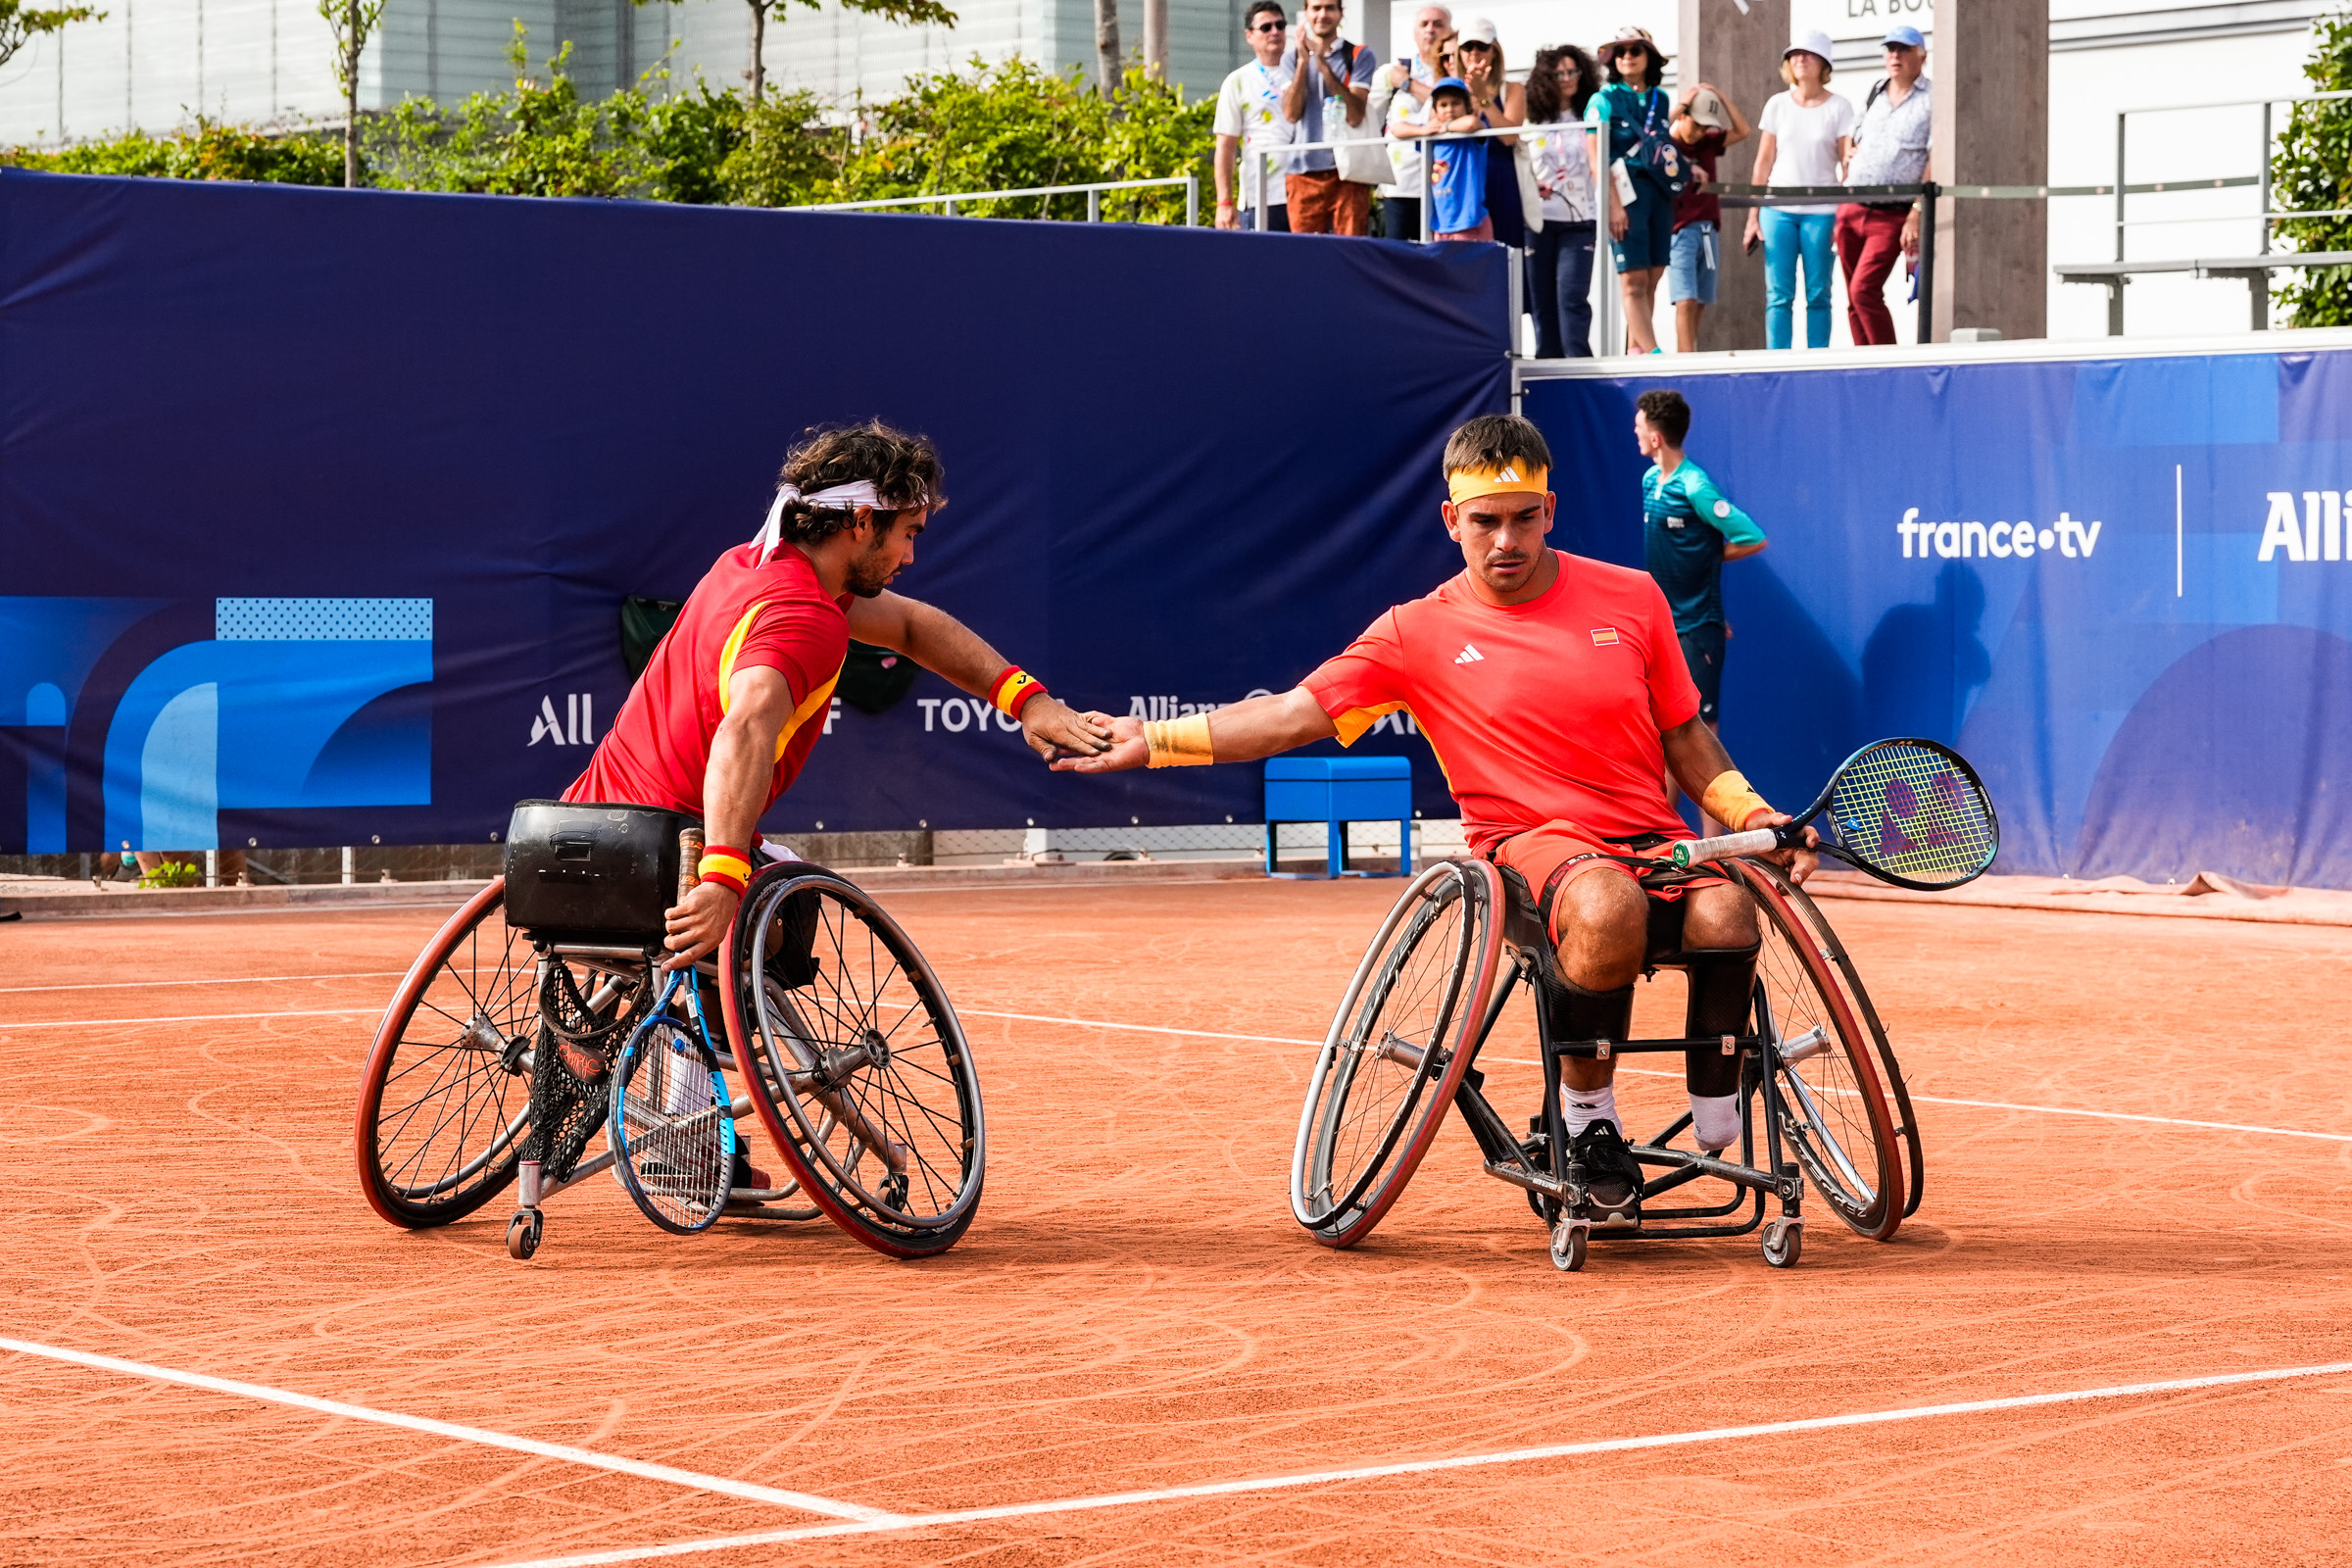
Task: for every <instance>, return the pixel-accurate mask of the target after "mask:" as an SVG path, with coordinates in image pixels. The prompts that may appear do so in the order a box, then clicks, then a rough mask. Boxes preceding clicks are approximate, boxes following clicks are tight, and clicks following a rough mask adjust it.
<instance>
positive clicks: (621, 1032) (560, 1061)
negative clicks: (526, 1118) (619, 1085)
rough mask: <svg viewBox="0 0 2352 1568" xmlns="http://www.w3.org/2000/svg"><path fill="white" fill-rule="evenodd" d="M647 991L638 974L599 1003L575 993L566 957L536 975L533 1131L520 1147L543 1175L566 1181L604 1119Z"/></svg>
mask: <svg viewBox="0 0 2352 1568" xmlns="http://www.w3.org/2000/svg"><path fill="white" fill-rule="evenodd" d="M651 994H652V992H651V988H650V986H649V985H648V983H647V981H646V980H645V978H644V977H642V976H640V977H638V978H637V979H635V980H633V981H630V982H627V988H626V989H625V990H623V991H620V992H618V993H616V994H615V995H614V996H613V997H611V998H610V999H608V1000H607V1001H606V1003H605V1005H604V1006H603V1008H602V1009H599V1008H598V1007H596V1006H594V1005H591V999H590V998H588V997H586V996H583V995H581V993H580V986H579V982H578V981H577V980H575V979H573V978H572V974H571V968H570V966H569V965H568V964H565V963H563V962H561V961H555V960H551V961H550V962H549V963H548V965H547V969H546V973H545V975H544V976H543V977H542V978H541V979H540V982H539V1039H538V1043H537V1048H536V1050H535V1051H534V1052H533V1053H532V1069H531V1133H530V1136H529V1138H527V1139H526V1140H525V1141H524V1143H523V1147H522V1157H523V1158H524V1159H535V1160H537V1161H539V1168H540V1179H541V1180H543V1181H546V1182H550V1183H555V1182H564V1181H568V1180H570V1179H571V1173H572V1170H573V1168H574V1167H575V1166H577V1165H578V1164H579V1162H580V1155H581V1153H582V1152H585V1151H586V1149H587V1148H588V1145H589V1143H590V1142H591V1141H592V1140H593V1139H594V1138H595V1137H596V1134H597V1131H598V1129H600V1128H601V1127H603V1126H604V1124H605V1112H606V1108H607V1103H608V1101H607V1097H608V1096H609V1095H610V1094H611V1093H612V1088H613V1063H614V1062H615V1061H617V1060H618V1059H619V1056H620V1048H621V1046H622V1045H623V1044H624V1043H625V1042H626V1041H627V1040H628V1038H629V1031H630V1030H631V1029H633V1028H635V1027H636V1024H637V1021H638V1019H639V1017H640V1016H642V1014H643V1013H644V1011H645V1004H646V999H647V998H648V997H649V996H650V995H651Z"/></svg>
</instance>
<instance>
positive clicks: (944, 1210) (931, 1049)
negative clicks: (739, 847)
mask: <svg viewBox="0 0 2352 1568" xmlns="http://www.w3.org/2000/svg"><path fill="white" fill-rule="evenodd" d="M719 967H720V972H721V973H722V974H725V975H727V976H729V977H730V979H731V981H732V983H731V984H730V985H728V986H727V987H726V988H725V991H724V1002H725V1007H726V1019H727V1036H728V1038H729V1039H730V1040H732V1041H734V1042H736V1051H737V1053H738V1055H737V1060H738V1062H739V1063H740V1064H741V1065H742V1067H743V1069H744V1071H743V1083H744V1087H745V1089H746V1091H747V1092H748V1093H749V1094H750V1096H751V1100H752V1103H753V1105H754V1106H755V1107H756V1108H757V1109H758V1111H759V1113H760V1123H761V1125H763V1126H765V1127H766V1129H767V1132H768V1136H769V1137H770V1138H772V1139H774V1140H775V1144H776V1148H777V1150H778V1152H781V1153H782V1154H783V1156H784V1161H785V1163H786V1164H787V1165H788V1166H789V1167H790V1168H791V1171H792V1176H793V1179H794V1180H795V1181H797V1182H798V1183H799V1184H800V1186H801V1189H802V1190H803V1191H804V1192H805V1193H807V1194H808V1196H809V1201H812V1202H814V1203H815V1204H816V1205H817V1207H819V1208H821V1209H822V1210H823V1211H824V1212H825V1214H826V1216H827V1217H828V1218H830V1219H831V1220H832V1221H833V1222H834V1223H835V1224H837V1225H839V1226H840V1227H841V1228H842V1229H843V1230H845V1231H848V1232H849V1233H850V1234H851V1235H852V1236H854V1237H856V1238H857V1239H858V1241H860V1242H863V1243H864V1244H865V1245H866V1246H868V1247H870V1248H872V1249H874V1250H876V1251H878V1252H883V1253H887V1254H889V1255H890V1256H893V1257H927V1256H930V1255H932V1254H933V1253H937V1252H944V1251H946V1250H948V1249H949V1248H951V1247H953V1246H955V1245H956V1240H957V1239H958V1238H959V1237H961V1236H962V1235H963V1233H964V1231H965V1230H966V1229H967V1228H968V1227H969V1226H970V1224H971V1222H972V1214H973V1212H974V1210H975V1209H976V1208H977V1207H978V1205H979V1201H980V1187H981V1179H982V1174H983V1170H984V1167H985V1165H986V1161H987V1131H986V1125H985V1122H984V1120H983V1118H982V1114H981V1108H980V1076H979V1069H978V1066H977V1064H976V1063H975V1062H974V1061H973V1059H972V1050H971V1046H970V1045H969V1043H967V1042H966V1041H965V1040H964V1038H963V1029H962V1027H961V1025H959V1024H958V1023H957V1022H956V1013H955V1009H954V1008H952V1007H951V1006H949V1005H948V998H947V989H946V987H944V986H943V985H941V984H940V981H939V976H938V975H937V974H936V973H934V972H933V970H932V968H931V965H930V964H929V963H928V962H927V961H925V959H924V957H923V956H922V954H921V953H920V952H918V951H917V950H916V948H915V946H914V944H913V942H911V941H910V940H908V938H907V934H906V932H905V931H903V930H901V929H900V927H899V924H898V922H897V921H895V920H893V919H892V918H891V917H890V916H889V915H888V914H887V913H885V912H884V911H883V909H882V907H881V906H880V905H878V904H876V903H875V902H874V901H873V900H872V899H871V898H869V897H868V896H867V895H866V894H865V893H864V892H863V891H861V890H860V889H858V887H857V886H856V885H855V884H853V883H850V882H847V881H845V880H843V879H842V878H840V877H837V876H834V875H832V874H831V873H829V872H822V871H811V870H810V869H809V868H808V867H805V866H797V867H796V866H794V865H791V864H789V863H787V864H784V865H777V866H770V867H766V868H764V869H762V870H761V871H760V874H759V875H758V876H757V877H755V878H754V879H753V881H752V884H751V887H750V888H749V889H748V890H747V891H746V893H745V896H744V899H743V903H742V906H741V907H739V908H738V909H737V910H736V915H735V923H734V925H733V926H732V927H731V928H730V929H729V931H728V933H727V941H726V946H725V948H724V949H723V951H722V954H721V962H720V966H719Z"/></svg>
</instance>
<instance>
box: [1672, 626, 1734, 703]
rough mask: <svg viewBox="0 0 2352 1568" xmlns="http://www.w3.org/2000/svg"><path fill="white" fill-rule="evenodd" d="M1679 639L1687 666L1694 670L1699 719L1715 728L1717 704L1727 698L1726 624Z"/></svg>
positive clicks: (1696, 629)
mask: <svg viewBox="0 0 2352 1568" xmlns="http://www.w3.org/2000/svg"><path fill="white" fill-rule="evenodd" d="M1676 636H1677V637H1678V639H1679V640H1680V641H1681V643H1682V645H1683V662H1684V663H1686V664H1688V665H1690V666H1691V684H1693V685H1695V686H1696V687H1697V688H1698V716H1699V717H1701V718H1703V719H1705V720H1706V721H1707V722H1708V723H1710V724H1713V723H1715V722H1717V719H1716V716H1715V702H1716V699H1717V698H1719V697H1721V696H1722V695H1723V638H1724V630H1723V623H1722V622H1721V621H1709V622H1708V623H1707V624H1706V625H1704V626H1693V627H1691V629H1690V630H1689V631H1686V632H1678V633H1676Z"/></svg>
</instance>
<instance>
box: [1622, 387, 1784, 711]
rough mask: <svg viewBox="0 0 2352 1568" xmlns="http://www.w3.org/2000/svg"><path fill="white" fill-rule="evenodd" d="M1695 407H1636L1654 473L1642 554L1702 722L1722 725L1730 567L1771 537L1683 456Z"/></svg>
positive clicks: (1649, 398)
mask: <svg viewBox="0 0 2352 1568" xmlns="http://www.w3.org/2000/svg"><path fill="white" fill-rule="evenodd" d="M1690 433H1691V405H1690V404H1688V403H1685V402H1684V401H1683V395H1682V394H1681V393H1680V392H1674V391H1668V390H1665V389H1663V388H1661V389H1659V390H1656V391H1650V392H1644V393H1642V396H1641V397H1640V398H1639V399H1637V400H1636V401H1635V404H1634V439H1635V441H1637V442H1638V443H1640V444H1641V447H1642V456H1643V457H1645V458H1647V459H1649V460H1650V469H1649V471H1648V472H1647V473H1645V474H1643V475H1642V558H1643V564H1646V565H1647V566H1648V567H1649V574H1650V576H1652V577H1654V578H1656V579H1657V584H1658V587H1659V588H1661V589H1662V590H1664V592H1665V594H1666V603H1667V606H1668V607H1669V608H1670V609H1672V610H1673V612H1674V631H1675V635H1676V636H1677V637H1678V638H1680V639H1681V640H1682V645H1683V661H1684V662H1686V663H1688V664H1689V665H1690V666H1691V680H1692V681H1694V682H1695V683H1696V684H1697V686H1698V716H1699V717H1700V718H1703V719H1705V720H1706V721H1707V724H1708V725H1709V727H1713V726H1714V725H1715V724H1716V723H1717V718H1716V713H1715V704H1716V699H1717V698H1718V697H1719V696H1720V695H1721V693H1722V691H1723V640H1724V635H1725V633H1724V623H1723V564H1724V563H1725V562H1727V561H1738V560H1740V558H1741V557H1743V556H1752V555H1754V554H1756V552H1758V551H1760V550H1762V549H1763V548H1764V543H1765V541H1764V530H1763V529H1761V528H1759V527H1757V526H1756V521H1755V519H1754V518H1753V517H1750V516H1749V515H1747V514H1746V513H1744V512H1741V511H1740V509H1739V508H1738V507H1735V506H1733V505H1732V504H1731V502H1729V501H1728V500H1726V499H1725V498H1724V495H1723V492H1722V491H1720V490H1718V489H1716V488H1715V481H1714V480H1712V479H1710V478H1708V477H1707V470H1706V469H1704V468H1702V467H1700V466H1698V465H1697V464H1695V463H1692V462H1691V460H1690V459H1689V458H1686V457H1684V456H1683V441H1684V438H1685V437H1687V436H1689V435H1690Z"/></svg>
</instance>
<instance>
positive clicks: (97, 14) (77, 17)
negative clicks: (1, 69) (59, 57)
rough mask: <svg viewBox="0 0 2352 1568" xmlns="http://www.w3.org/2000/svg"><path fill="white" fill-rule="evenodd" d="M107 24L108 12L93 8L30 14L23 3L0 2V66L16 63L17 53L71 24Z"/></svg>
mask: <svg viewBox="0 0 2352 1568" xmlns="http://www.w3.org/2000/svg"><path fill="white" fill-rule="evenodd" d="M105 20H106V13H105V12H103V11H99V10H96V9H94V8H93V7H90V6H59V7H57V8H55V9H53V10H48V11H31V10H26V9H25V0H0V66H5V65H7V64H8V63H9V62H10V61H11V60H13V59H15V58H16V54H17V51H18V50H20V49H22V48H24V47H25V45H26V44H28V43H30V42H32V40H33V39H35V38H37V37H39V36H40V35H41V34H42V33H45V32H56V31H57V30H58V29H60V28H61V27H64V26H66V25H68V24H70V23H75V22H104V21H105Z"/></svg>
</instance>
